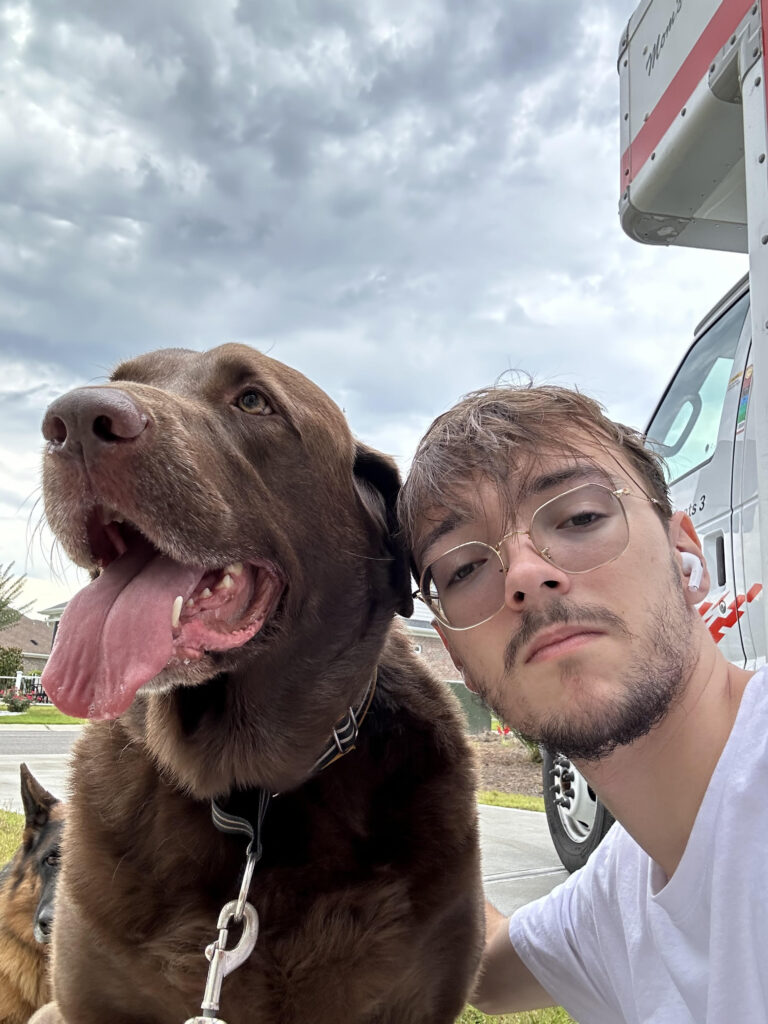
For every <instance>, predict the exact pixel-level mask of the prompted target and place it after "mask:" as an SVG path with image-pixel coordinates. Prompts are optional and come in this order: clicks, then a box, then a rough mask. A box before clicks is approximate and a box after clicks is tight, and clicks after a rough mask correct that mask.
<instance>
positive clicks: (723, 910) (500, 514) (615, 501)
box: [401, 387, 768, 1024]
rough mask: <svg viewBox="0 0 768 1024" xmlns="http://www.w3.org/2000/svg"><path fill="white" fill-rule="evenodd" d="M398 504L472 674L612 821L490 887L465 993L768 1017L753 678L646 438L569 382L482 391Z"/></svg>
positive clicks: (494, 1009)
mask: <svg viewBox="0 0 768 1024" xmlns="http://www.w3.org/2000/svg"><path fill="white" fill-rule="evenodd" d="M401 513H402V521H403V527H404V530H405V531H406V533H407V535H408V537H409V540H410V543H411V547H412V551H413V561H414V565H415V569H416V572H417V575H418V578H419V580H420V591H421V594H422V596H423V598H424V600H426V602H427V604H428V605H429V607H430V608H431V609H432V612H433V613H434V615H435V618H436V619H437V623H438V629H439V631H440V634H441V636H442V637H443V640H444V642H445V644H446V647H447V648H448V650H449V652H450V654H451V656H452V658H453V660H454V662H455V664H456V666H457V667H458V668H459V670H460V671H461V672H462V674H463V676H464V679H465V681H466V683H467V686H468V687H470V689H472V690H475V691H476V692H477V693H479V694H481V695H482V697H483V698H484V699H485V701H486V702H487V703H488V704H489V705H490V706H491V707H492V708H493V709H494V710H495V711H496V713H497V714H498V715H499V716H500V717H501V718H502V719H503V720H504V721H506V722H508V723H509V724H510V725H513V726H515V727H516V728H517V729H519V730H520V731H521V732H522V733H524V734H526V735H527V736H530V737H532V738H535V739H537V740H538V741H539V742H541V743H543V744H545V745H546V746H547V747H548V748H549V749H550V750H553V751H555V750H557V751H561V752H562V753H564V754H566V755H567V756H568V757H569V758H571V759H572V760H573V761H574V763H575V764H576V765H577V766H578V768H579V769H580V770H581V771H582V773H583V774H584V775H585V776H586V778H587V780H588V781H589V784H590V785H591V786H592V788H593V789H594V790H595V792H596V793H597V794H598V795H599V797H600V799H601V800H602V801H603V802H604V803H605V804H606V805H607V807H608V808H609V809H610V810H611V812H612V813H613V814H614V816H615V817H616V819H617V822H618V824H617V825H615V826H614V828H613V829H612V830H611V831H610V832H609V834H608V836H607V837H606V839H605V840H604V841H603V843H602V845H601V846H600V847H599V849H598V850H597V851H596V852H595V853H594V854H593V856H592V857H591V859H590V861H589V862H588V864H587V866H586V867H585V868H584V869H582V870H581V871H580V872H577V873H576V874H574V875H572V876H571V877H570V879H569V880H568V881H567V882H565V883H564V884H563V885H561V886H559V887H558V888H557V889H555V890H554V891H553V892H552V893H551V894H550V895H548V896H546V897H544V898H543V899H541V900H537V901H536V902H534V903H532V904H530V905H529V906H527V907H524V908H522V909H521V910H519V911H517V912H516V913H515V914H513V915H512V917H511V918H510V919H509V920H507V919H505V918H504V917H503V916H502V915H501V914H500V913H499V912H498V911H496V910H494V909H493V908H492V907H490V905H489V906H488V919H487V934H486V951H485V958H484V967H483V971H482V973H481V976H480V979H479V982H478V987H477V990H476V993H475V998H474V1002H475V1004H476V1005H477V1006H478V1007H479V1008H480V1009H483V1010H485V1011H486V1012H489V1013H502V1012H511V1011H515V1010H524V1009H533V1008H536V1007H542V1006H550V1005H552V1004H553V1003H555V1004H556V1003H561V1004H562V1005H564V1006H565V1008H566V1009H567V1010H569V1012H570V1013H571V1014H572V1015H573V1016H574V1017H575V1018H576V1019H577V1020H579V1021H581V1022H582V1024H617V1022H620V1021H627V1022H632V1024H635V1022H636V1024H649V1022H653V1024H715V1022H717V1024H724V1022H726V1021H750V1022H757V1021H763V1022H765V1021H768V967H766V957H767V956H768V954H766V950H767V949H768V898H767V897H766V896H765V895H764V882H763V880H764V875H765V867H764V865H765V855H764V854H765V850H766V848H768V800H765V799H763V796H762V792H763V785H764V780H766V779H768V702H767V701H766V700H764V699H763V698H764V693H765V690H766V683H767V679H766V674H765V671H764V670H761V671H760V672H758V673H757V674H752V673H750V672H747V671H744V670H743V669H740V668H736V667H735V666H734V665H732V664H730V663H729V662H727V661H726V660H725V659H724V658H723V656H722V655H721V653H720V652H719V650H718V648H717V647H716V645H715V643H714V642H713V640H712V638H711V636H710V634H709V633H708V631H707V629H706V628H705V626H704V624H703V622H702V620H701V618H700V616H699V615H698V613H697V612H696V609H695V605H696V604H697V603H698V602H699V601H701V600H703V599H704V597H705V596H706V593H707V590H708V587H709V576H708V573H707V571H706V567H705V566H704V565H703V561H702V552H701V548H700V546H699V541H698V538H697V536H696V533H695V531H694V529H693V525H692V523H691V521H690V519H689V518H688V516H687V515H685V514H683V513H681V512H675V513H673V512H672V510H671V507H670V504H669V498H668V495H667V488H666V485H665V482H664V476H663V473H662V469H661V465H660V463H659V460H658V459H657V457H656V456H655V455H654V454H653V453H652V452H651V451H649V450H648V449H647V448H646V447H645V445H644V443H643V438H642V437H641V436H640V435H638V434H637V433H636V432H634V431H632V430H628V429H627V428H625V427H622V426H620V425H619V424H616V423H613V422H611V421H610V420H608V419H607V418H606V417H605V416H604V414H603V412H602V410H601V408H600V406H598V405H597V403H596V402H594V401H592V400H591V399H589V398H586V397H585V396H583V395H580V394H578V393H574V392H571V391H568V390H565V389H561V388H555V387H539V388H519V389H518V388H510V387H498V388H492V389H488V390H486V391H481V392H477V393H475V394H473V395H470V396H468V397H467V398H466V399H464V400H463V401H461V402H460V403H459V404H458V405H457V406H456V407H455V408H453V409H452V410H450V411H449V412H448V413H446V414H445V415H443V416H441V417H439V418H438V419H437V420H436V421H435V422H434V423H433V425H432V426H431V427H430V429H429V431H428V432H427V434H426V436H425V437H424V439H423V440H422V442H421V444H420V445H419V448H418V450H417V452H416V456H415V458H414V462H413V466H412V469H411V472H410V475H409V478H408V480H407V482H406V484H405V487H404V489H403V493H402V497H401ZM697 583H698V586H697V587H696V589H693V587H694V586H695V585H696V584H697Z"/></svg>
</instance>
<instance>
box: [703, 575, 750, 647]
mask: <svg viewBox="0 0 768 1024" xmlns="http://www.w3.org/2000/svg"><path fill="white" fill-rule="evenodd" d="M762 589H763V585H762V583H753V585H752V586H751V587H750V588H749V590H748V591H747V593H746V594H739V595H738V596H737V597H735V598H734V600H733V601H731V602H730V603H729V604H727V605H726V595H725V594H724V595H723V597H722V599H721V600H720V601H717V602H714V601H704V602H703V603H702V604H700V605H699V614H700V615H701V617H702V618H703V619H704V621H705V622H706V624H707V629H708V630H709V632H710V633H711V634H712V636H713V637H714V640H715V643H716V644H719V643H720V641H721V640H722V639H723V637H724V636H725V631H726V629H730V628H731V626H735V625H736V623H737V622H738V621H739V619H740V618H741V617H742V615H743V614H744V612H745V611H746V609H745V608H744V607H743V605H745V604H749V603H750V602H752V601H754V599H755V598H756V597H757V595H758V594H759V593H760V591H761V590H762ZM723 605H726V607H725V611H723ZM710 612H711V614H710ZM718 612H719V613H720V614H719V615H718Z"/></svg>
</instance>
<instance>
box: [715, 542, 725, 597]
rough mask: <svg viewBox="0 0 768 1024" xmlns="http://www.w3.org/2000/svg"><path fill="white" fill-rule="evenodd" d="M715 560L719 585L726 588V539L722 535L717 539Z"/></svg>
mask: <svg viewBox="0 0 768 1024" xmlns="http://www.w3.org/2000/svg"><path fill="white" fill-rule="evenodd" d="M715 558H716V559H717V585H718V587H724V586H725V538H724V537H723V535H722V533H721V534H719V536H717V537H716V538H715Z"/></svg>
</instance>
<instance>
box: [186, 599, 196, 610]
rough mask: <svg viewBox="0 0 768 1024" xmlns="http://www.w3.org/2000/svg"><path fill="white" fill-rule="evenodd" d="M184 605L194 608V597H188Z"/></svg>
mask: <svg viewBox="0 0 768 1024" xmlns="http://www.w3.org/2000/svg"><path fill="white" fill-rule="evenodd" d="M184 607H185V608H194V607H195V599H194V597H190V599H189V600H188V601H187V603H186V605H185V606H184Z"/></svg>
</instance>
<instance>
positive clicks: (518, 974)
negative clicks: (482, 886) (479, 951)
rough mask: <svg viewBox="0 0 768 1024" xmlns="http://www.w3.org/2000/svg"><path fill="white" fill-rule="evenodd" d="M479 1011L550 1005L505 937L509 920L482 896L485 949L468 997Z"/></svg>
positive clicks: (521, 1008) (535, 1008) (516, 1010)
mask: <svg viewBox="0 0 768 1024" xmlns="http://www.w3.org/2000/svg"><path fill="white" fill-rule="evenodd" d="M470 1002H471V1003H472V1005H473V1006H476V1007H477V1009H478V1010H482V1011H483V1013H491V1014H494V1013H516V1012H518V1011H519V1010H539V1009H542V1008H543V1007H545V1006H554V1005H555V1003H554V1000H553V999H552V996H550V995H549V993H548V992H547V991H546V990H545V989H544V988H542V986H541V985H540V984H539V983H538V981H537V980H536V978H535V977H534V976H533V975H532V974H531V972H530V971H529V970H528V968H527V967H526V966H525V964H524V963H523V961H522V960H521V959H520V957H519V956H518V955H517V953H516V952H515V947H514V946H513V945H512V943H511V942H510V940H509V920H508V918H506V917H504V915H503V914H501V913H499V911H498V910H497V909H496V907H494V906H493V905H492V904H491V903H489V902H488V901H487V900H486V903H485V951H484V953H483V959H482V963H481V964H480V973H479V975H478V980H477V984H476V985H475V991H474V993H473V994H472V996H471V998H470Z"/></svg>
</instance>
